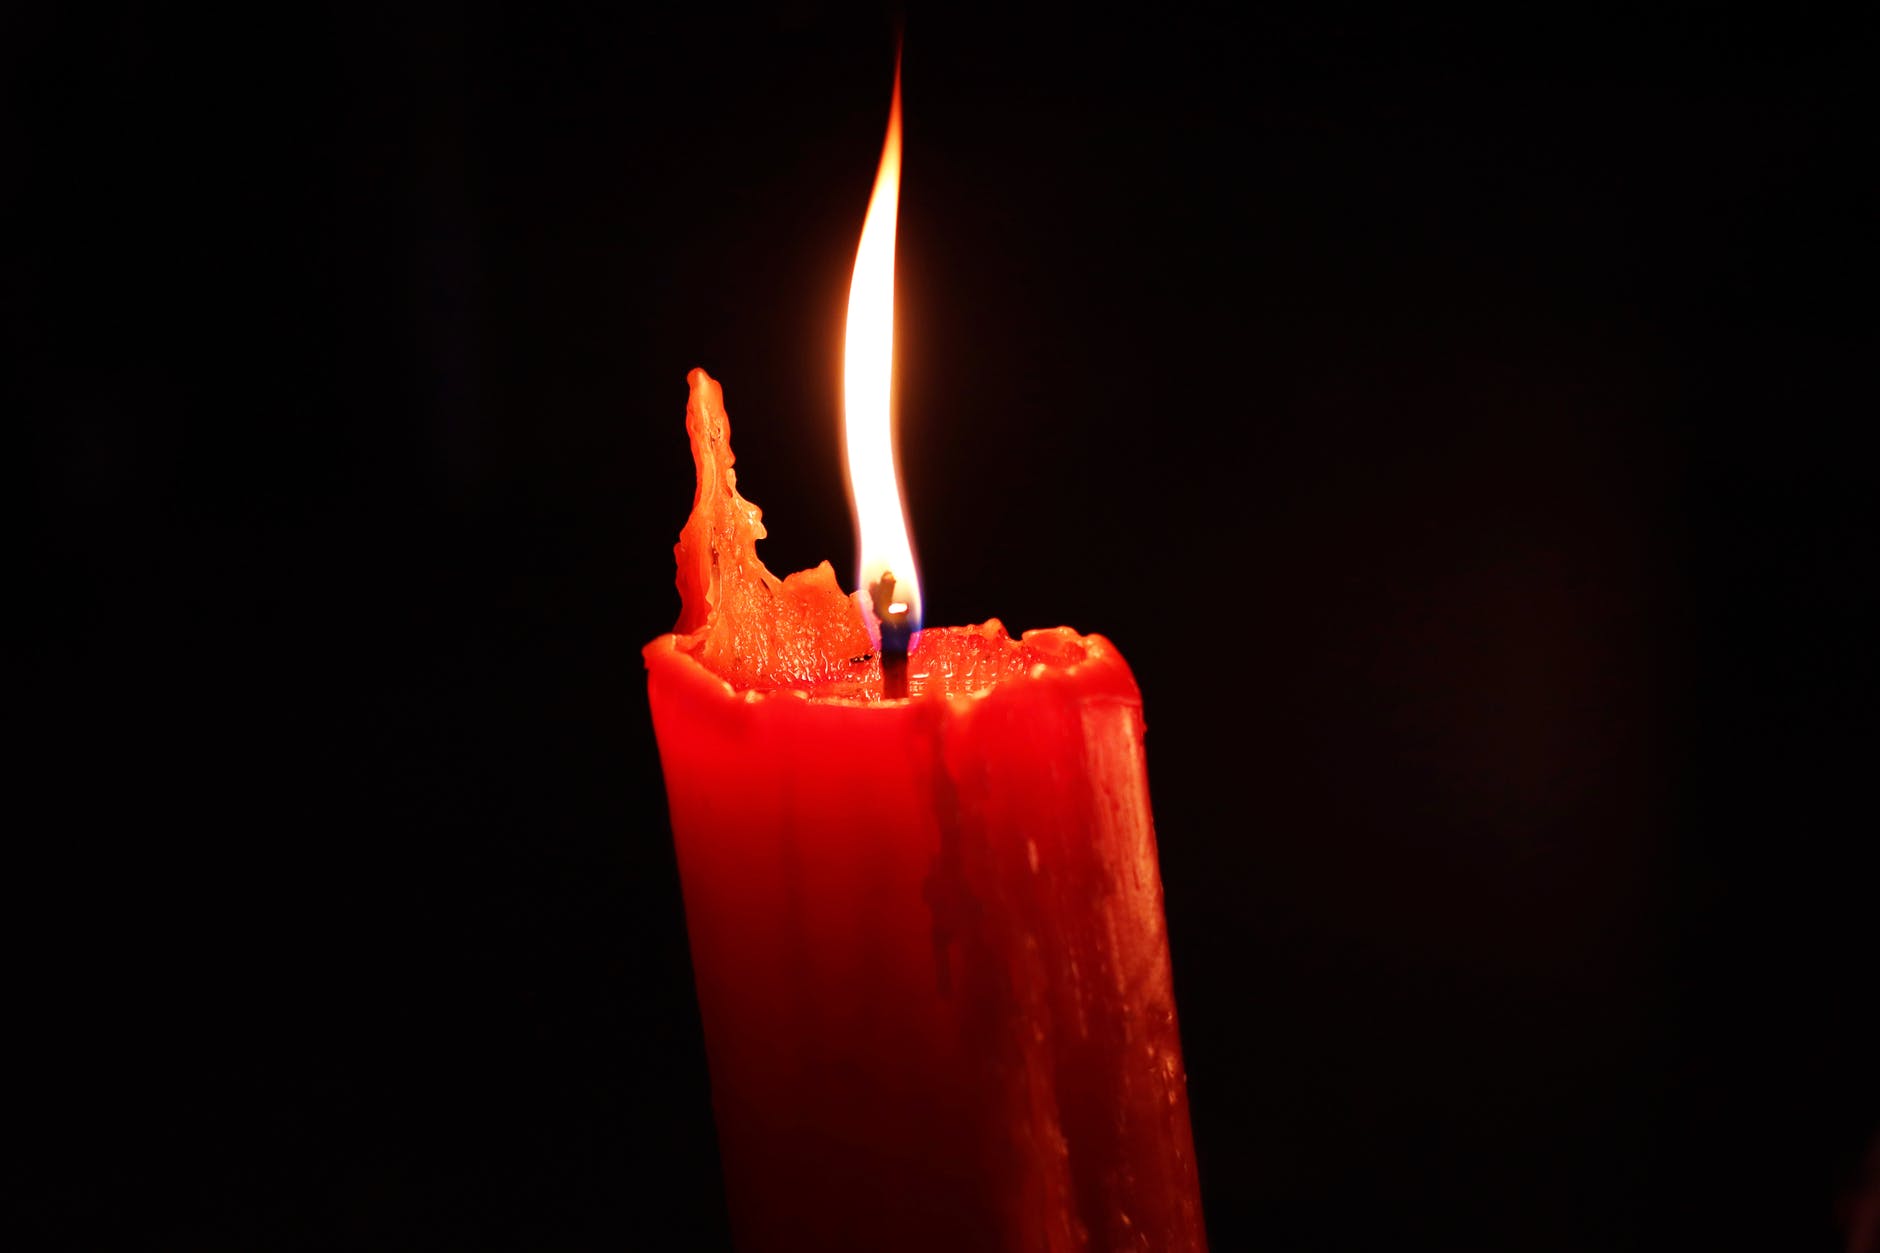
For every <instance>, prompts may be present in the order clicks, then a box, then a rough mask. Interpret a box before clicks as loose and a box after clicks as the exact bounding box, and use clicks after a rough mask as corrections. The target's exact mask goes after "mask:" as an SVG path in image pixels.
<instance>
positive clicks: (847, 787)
mask: <svg viewBox="0 0 1880 1253" xmlns="http://www.w3.org/2000/svg"><path fill="white" fill-rule="evenodd" d="M690 381H691V385H692V400H691V404H690V406H689V407H688V410H687V429H688V431H689V432H690V433H691V436H692V442H693V453H694V458H695V461H696V463H697V466H698V471H699V487H698V493H697V495H696V497H695V499H694V508H693V513H692V516H691V519H690V520H689V521H688V522H687V523H686V525H685V529H684V530H683V531H682V532H681V536H680V541H679V544H678V547H677V548H676V550H675V555H676V557H677V559H678V570H679V575H678V586H679V590H680V593H681V596H682V598H683V600H684V604H685V608H684V611H683V612H682V614H681V616H680V619H679V623H678V626H677V628H676V629H675V631H674V633H672V634H669V635H665V636H662V637H660V638H659V639H657V640H655V641H653V642H652V643H651V644H649V645H648V646H647V648H646V650H645V653H646V662H647V670H648V694H649V700H650V703H651V706H652V712H653V721H654V727H655V731H656V732H657V736H658V740H659V750H660V759H661V765H662V768H663V770H664V773H665V778H666V789H667V797H668V802H669V806H670V810H671V816H672V826H673V840H674V846H675V849H676V852H677V854H678V862H679V871H680V880H681V885H682V888H683V890H684V895H685V907H686V925H687V930H688V933H689V936H690V940H691V949H692V962H693V972H694V976H695V980H696V983H697V987H698V994H699V1008H700V1015H701V1019H702V1021H703V1025H704V1029H705V1041H706V1051H707V1056H708V1061H709V1063H710V1069H711V1080H712V1101H713V1106H714V1109H715V1112H716V1116H717V1124H718V1132H719V1145H720V1151H721V1156H722V1159H723V1163H724V1170H725V1183H726V1195H727V1200H728V1202H729V1206H730V1210H731V1217H732V1224H733V1231H734V1234H735V1236H736V1239H737V1242H738V1246H739V1248H740V1249H742V1250H744V1251H745V1253H765V1251H781V1250H792V1249H815V1250H818V1251H819V1253H840V1251H845V1250H856V1251H860V1250H880V1249H894V1250H897V1251H899V1253H929V1251H931V1253H940V1251H941V1250H946V1251H947V1253H956V1251H957V1250H962V1249H974V1250H988V1251H1007V1253H1080V1251H1083V1250H1097V1249H1102V1250H1122V1249H1129V1250H1170V1251H1182V1253H1189V1251H1194V1250H1202V1249H1205V1247H1206V1241H1205V1237H1204V1235H1203V1231H1202V1222H1201V1208H1200V1197H1199V1192H1198V1187H1197V1183H1196V1172H1195V1163H1194V1150H1193V1143H1192V1137H1191V1135H1190V1131H1189V1119H1188V1099H1187V1086H1186V1076H1185V1074H1184V1072H1183V1068H1182V1061H1181V1043H1180V1038H1179V1033H1178V1029H1177V1024H1176V1017H1175V1003H1174V990H1173V985H1172V980H1171V975H1170V968H1169V960H1168V943H1167V934H1166V929H1165V926H1164V922H1163V913H1162V885H1161V878H1160V874H1159V871H1158V869H1157V865H1156V852H1155V834H1154V829H1153V824H1152V821H1151V817H1150V811H1149V796H1148V780H1147V772H1146V769H1145V764H1144V757H1143V747H1142V745H1143V740H1142V737H1143V723H1142V707H1141V698H1140V695H1139V693H1138V691H1137V688H1136V684H1135V680H1134V679H1133V677H1132V676H1131V675H1130V672H1129V668H1128V666H1127V665H1126V664H1125V663H1124V661H1123V659H1122V657H1121V655H1120V654H1118V653H1117V651H1116V649H1115V647H1114V646H1113V645H1111V644H1110V642H1109V641H1108V640H1106V639H1104V638H1103V637H1102V636H1100V635H1088V636H1084V635H1078V634H1077V633H1076V632H1073V631H1071V630H1069V629H1066V628H1056V629H1052V630H1044V631H1029V632H1026V633H1025V634H1024V635H1023V636H1022V637H1021V638H1019V639H1012V638H1011V637H1009V636H1008V635H1007V633H1006V631H1005V629H1004V628H1003V627H1002V626H1001V625H1000V624H999V623H997V622H996V621H995V622H988V623H986V624H984V625H982V626H977V627H961V628H946V629H937V630H936V629H930V630H927V631H925V632H923V633H922V635H921V636H920V638H919V642H918V643H917V645H916V647H915V648H914V650H913V651H912V652H911V653H910V655H909V659H908V679H909V682H908V692H909V694H908V696H907V697H906V698H901V699H895V700H884V699H882V697H881V691H880V689H881V675H880V665H879V662H878V660H877V659H876V658H875V656H874V654H873V650H872V647H871V645H870V643H869V639H868V636H867V633H866V631H865V629H864V628H863V627H862V625H861V618H860V614H859V610H858V607H857V605H856V604H855V603H854V602H853V601H852V600H851V599H850V598H849V597H847V596H844V595H843V593H842V592H841V589H840V588H839V587H838V586H837V585H836V582H835V577H834V574H833V571H831V569H830V567H829V566H828V564H827V563H824V564H823V565H821V566H819V567H817V568H816V569H815V570H810V571H805V572H803V573H801V574H795V575H791V576H790V577H789V578H786V579H778V578H776V577H775V576H774V575H772V574H771V573H770V572H769V571H768V570H766V569H764V567H763V565H762V563H761V562H760V561H758V560H757V557H756V554H755V542H756V541H757V540H758V539H760V538H762V536H763V525H762V521H761V515H760V514H759V513H758V511H757V509H756V507H755V506H753V505H751V504H750V503H749V502H748V501H745V500H744V499H743V497H742V496H741V495H739V494H738V491H737V484H736V477H735V474H734V473H733V471H732V457H731V452H730V445H729V421H728V419H727V418H726V417H725V414H724V408H723V397H722V394H721V393H720V391H719V389H718V385H717V384H716V383H715V382H713V381H712V380H711V379H710V378H709V377H708V376H707V375H705V373H704V372H703V371H697V370H695V371H693V373H692V375H691V378H690Z"/></svg>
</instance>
